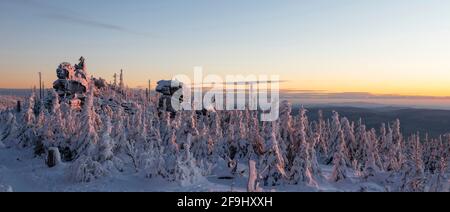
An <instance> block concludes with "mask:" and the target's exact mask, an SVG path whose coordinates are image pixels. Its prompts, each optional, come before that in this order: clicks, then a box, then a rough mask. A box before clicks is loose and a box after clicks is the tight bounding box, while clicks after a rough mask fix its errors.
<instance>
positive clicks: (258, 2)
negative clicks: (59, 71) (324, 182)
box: [0, 0, 450, 97]
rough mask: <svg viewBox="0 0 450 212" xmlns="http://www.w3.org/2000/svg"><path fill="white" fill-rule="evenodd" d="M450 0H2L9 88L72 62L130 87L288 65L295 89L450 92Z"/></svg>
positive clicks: (1, 37) (1, 55)
mask: <svg viewBox="0 0 450 212" xmlns="http://www.w3.org/2000/svg"><path fill="white" fill-rule="evenodd" d="M448 11H450V1H447V0H427V1H425V0H309V1H306V0H189V1H188V0H158V1H156V0H133V1H123V0H0V71H1V72H0V73H1V76H0V88H30V87H32V86H34V85H36V84H37V72H42V73H43V76H44V80H45V84H46V86H50V85H51V83H52V82H53V81H54V80H55V78H56V74H55V70H56V68H57V66H58V64H59V63H61V62H65V61H67V62H71V63H76V62H77V60H78V58H79V57H80V56H84V57H85V58H86V63H87V65H88V68H89V73H90V74H93V75H95V76H100V77H103V78H106V79H107V80H112V76H113V74H114V73H115V72H119V71H120V69H124V71H125V81H126V83H127V84H128V85H129V86H130V87H140V86H146V83H147V80H148V79H152V80H153V81H157V80H160V79H170V78H172V76H174V75H177V74H187V75H191V74H192V73H193V69H194V67H196V66H202V67H203V69H204V72H205V74H218V75H221V76H225V75H227V74H243V75H247V74H256V75H258V74H277V75H279V76H280V79H281V80H282V81H283V83H282V84H281V87H282V88H283V89H289V90H309V91H317V90H320V91H325V92H330V93H340V92H342V93H352V92H367V93H371V94H376V95H386V94H389V95H406V96H441V97H442V96H450V13H449V12H448Z"/></svg>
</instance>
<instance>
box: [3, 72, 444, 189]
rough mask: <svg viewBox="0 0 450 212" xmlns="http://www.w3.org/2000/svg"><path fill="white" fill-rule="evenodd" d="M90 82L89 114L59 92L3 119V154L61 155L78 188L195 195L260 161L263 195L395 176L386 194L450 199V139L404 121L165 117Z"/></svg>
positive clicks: (285, 108)
mask: <svg viewBox="0 0 450 212" xmlns="http://www.w3.org/2000/svg"><path fill="white" fill-rule="evenodd" d="M87 81H88V82H87V83H88V84H87V85H88V86H87V88H88V90H86V92H85V93H83V94H80V96H77V95H78V94H77V95H74V96H73V97H71V98H76V99H83V104H82V105H80V106H81V107H73V104H75V103H76V101H75V102H74V101H69V100H73V99H68V97H67V96H64V95H61V94H60V93H57V92H50V94H48V95H46V96H47V99H37V97H36V95H35V94H34V93H33V94H32V95H31V96H30V97H29V98H28V99H27V100H25V101H24V102H23V106H24V107H23V108H24V109H23V110H21V111H20V112H18V111H16V110H14V109H4V110H1V111H0V148H2V147H8V148H19V149H21V148H26V149H30V150H34V151H29V152H34V153H35V154H36V156H37V157H39V158H41V159H43V160H42V161H45V159H46V157H48V156H49V155H48V153H49V152H52V153H51V154H54V155H53V156H51V157H53V158H55V157H56V161H55V163H57V164H59V163H63V164H64V166H61V167H64V169H65V170H66V172H67V175H68V176H69V179H71V181H73V182H77V183H78V182H92V181H95V180H97V179H100V178H102V177H105V176H112V175H114V173H116V172H128V173H133V174H136V175H137V176H141V177H142V178H143V179H145V180H147V178H148V179H149V180H152V179H156V178H160V179H163V180H166V181H168V182H175V183H179V184H180V185H183V186H190V185H193V184H195V183H197V182H199V181H202V180H204V179H207V178H211V177H212V176H215V175H216V174H217V173H214V171H215V170H216V169H215V168H217V166H219V165H221V164H227V163H228V164H232V165H233V166H232V167H231V169H230V170H228V171H230V174H231V176H232V177H234V178H239V177H243V176H245V177H247V176H249V173H248V172H249V170H248V168H242V169H240V170H237V168H238V167H248V165H249V161H250V160H252V161H254V162H255V164H253V165H254V167H253V165H250V167H252V173H251V174H250V175H251V176H252V177H251V178H252V179H251V180H250V182H251V183H249V188H248V189H249V190H252V191H255V190H261V188H259V186H258V184H259V183H260V184H261V186H267V187H268V188H269V189H272V188H274V189H277V188H278V187H280V186H301V185H305V184H307V185H310V187H311V186H312V187H315V188H320V187H321V184H322V183H324V182H323V180H322V178H324V177H323V176H330V178H329V182H326V183H327V184H331V185H334V183H336V182H341V181H344V180H348V181H350V182H352V183H360V182H361V183H370V182H372V181H373V182H375V181H376V183H380V181H383V180H384V179H380V178H381V177H382V176H389V178H387V179H386V182H385V185H380V186H381V187H385V186H386V187H390V190H392V191H448V187H449V183H448V174H449V170H448V165H447V164H448V163H449V161H450V153H449V152H450V136H449V135H442V136H440V137H437V138H431V137H429V136H426V135H425V136H419V135H412V136H410V137H406V136H404V135H403V134H402V133H401V125H400V121H399V120H395V121H394V122H392V123H387V124H381V123H380V126H381V127H380V128H379V129H380V130H378V131H376V130H374V129H367V128H366V126H365V124H364V122H363V120H357V121H356V122H353V121H354V120H349V119H347V118H345V117H341V116H340V115H339V113H337V112H333V114H332V116H331V117H324V116H323V115H322V114H321V113H320V114H319V118H318V119H316V120H309V119H308V115H307V111H306V109H303V108H301V109H300V111H299V113H298V114H297V115H295V116H294V115H293V114H292V106H291V105H290V103H289V102H287V101H285V102H283V103H282V105H281V107H280V119H279V120H278V121H276V122H270V123H267V122H264V123H263V122H261V121H260V120H259V119H258V112H255V111H249V110H245V111H214V110H210V111H202V112H196V111H181V112H179V113H177V114H172V113H169V112H166V111H161V110H158V101H157V99H158V98H157V96H155V97H154V98H152V100H148V98H146V97H145V95H143V93H142V92H140V91H136V90H131V89H126V88H125V87H124V88H121V89H118V88H117V86H113V85H106V86H105V87H101V88H99V87H96V86H95V81H94V80H93V79H92V80H87ZM155 99H156V100H155ZM405 138H407V139H405ZM58 152H59V153H60V157H59V156H57V154H55V153H58ZM46 153H47V154H46ZM59 158H61V161H59ZM57 164H56V165H57ZM324 168H325V169H324ZM221 174H223V173H221ZM355 176H356V177H355ZM218 177H220V176H218ZM358 177H359V178H358ZM255 178H256V179H255ZM343 184H345V183H343ZM267 187H266V188H267ZM264 189H265V188H264Z"/></svg>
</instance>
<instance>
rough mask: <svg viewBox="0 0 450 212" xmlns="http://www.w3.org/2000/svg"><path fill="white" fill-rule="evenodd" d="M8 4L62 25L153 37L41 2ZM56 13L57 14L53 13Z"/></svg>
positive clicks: (22, 0) (28, 0)
mask: <svg viewBox="0 0 450 212" xmlns="http://www.w3.org/2000/svg"><path fill="white" fill-rule="evenodd" d="M8 2H9V3H13V4H21V5H27V6H29V7H32V8H36V9H38V10H39V12H44V14H39V15H38V16H39V17H42V18H47V19H51V20H55V21H60V22H63V23H73V24H78V25H82V26H86V27H91V28H97V29H104V30H111V31H117V32H123V33H129V34H134V35H140V36H153V35H150V34H148V33H144V32H138V31H134V30H131V29H128V28H125V27H123V26H119V25H115V24H111V23H106V22H101V21H96V20H91V19H87V18H80V16H74V15H70V14H79V13H80V12H79V11H74V10H71V9H67V8H60V7H56V6H54V5H50V4H46V3H44V2H41V1H35V0H8ZM55 11H57V12H55Z"/></svg>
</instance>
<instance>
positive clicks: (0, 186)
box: [0, 185, 13, 192]
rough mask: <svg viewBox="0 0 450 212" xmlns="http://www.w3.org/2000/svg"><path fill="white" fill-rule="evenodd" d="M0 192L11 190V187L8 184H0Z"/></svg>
mask: <svg viewBox="0 0 450 212" xmlns="http://www.w3.org/2000/svg"><path fill="white" fill-rule="evenodd" d="M0 192H13V188H12V187H11V186H9V185H0Z"/></svg>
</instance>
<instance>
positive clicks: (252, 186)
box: [247, 160, 258, 192]
mask: <svg viewBox="0 0 450 212" xmlns="http://www.w3.org/2000/svg"><path fill="white" fill-rule="evenodd" d="M257 178H258V173H257V170H256V162H255V161H254V160H249V161H248V184H247V191H248V192H257V188H256V187H257V182H256V181H257Z"/></svg>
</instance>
